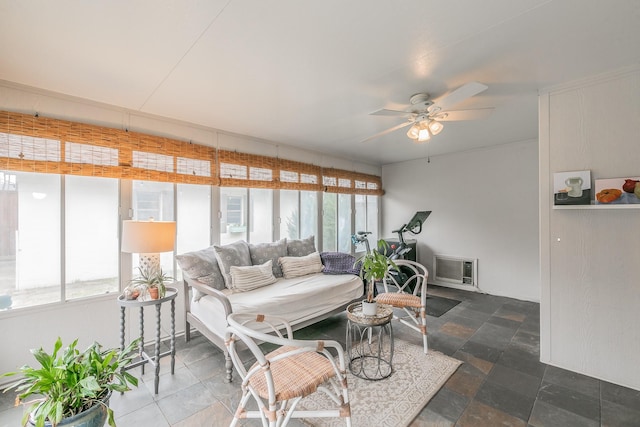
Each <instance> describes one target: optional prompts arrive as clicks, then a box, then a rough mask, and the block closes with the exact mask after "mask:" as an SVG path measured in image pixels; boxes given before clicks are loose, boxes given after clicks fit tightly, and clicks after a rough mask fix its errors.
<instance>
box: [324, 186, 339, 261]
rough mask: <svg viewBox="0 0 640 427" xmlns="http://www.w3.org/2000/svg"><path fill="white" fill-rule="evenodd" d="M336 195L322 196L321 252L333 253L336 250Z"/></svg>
mask: <svg viewBox="0 0 640 427" xmlns="http://www.w3.org/2000/svg"><path fill="white" fill-rule="evenodd" d="M337 238H338V195H337V194H336V193H324V194H323V195H322V250H323V251H326V252H335V251H337V249H338V241H337Z"/></svg>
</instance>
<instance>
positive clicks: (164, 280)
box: [125, 267, 174, 299]
mask: <svg viewBox="0 0 640 427" xmlns="http://www.w3.org/2000/svg"><path fill="white" fill-rule="evenodd" d="M138 271H139V272H140V276H138V277H135V278H133V279H131V281H130V282H129V288H132V289H133V290H134V291H133V292H132V294H133V295H135V293H136V292H135V291H137V292H138V294H144V293H148V294H149V298H150V299H158V298H163V297H164V296H165V293H166V291H167V286H166V285H167V284H169V283H171V282H173V281H174V279H173V277H171V276H169V275H168V274H166V273H163V272H162V268H153V267H149V268H142V267H138ZM125 292H126V290H125ZM136 298H137V297H136Z"/></svg>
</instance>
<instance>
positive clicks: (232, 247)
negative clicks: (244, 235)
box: [213, 240, 251, 289]
mask: <svg viewBox="0 0 640 427" xmlns="http://www.w3.org/2000/svg"><path fill="white" fill-rule="evenodd" d="M213 249H214V250H215V252H216V258H217V260H218V265H219V267H220V272H221V273H222V277H223V278H224V283H225V285H226V286H227V288H229V289H231V274H230V271H231V266H236V267H243V266H249V265H251V255H250V254H249V245H248V244H247V242H245V241H244V240H239V241H237V242H234V243H230V244H228V245H224V246H214V247H213Z"/></svg>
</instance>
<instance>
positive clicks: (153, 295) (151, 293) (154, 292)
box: [149, 288, 159, 299]
mask: <svg viewBox="0 0 640 427" xmlns="http://www.w3.org/2000/svg"><path fill="white" fill-rule="evenodd" d="M158 296H159V293H158V288H149V297H150V298H151V299H158Z"/></svg>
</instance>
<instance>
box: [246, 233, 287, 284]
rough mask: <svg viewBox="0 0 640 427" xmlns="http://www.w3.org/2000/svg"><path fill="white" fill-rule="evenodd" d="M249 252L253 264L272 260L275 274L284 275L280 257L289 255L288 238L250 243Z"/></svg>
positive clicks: (277, 275)
mask: <svg viewBox="0 0 640 427" xmlns="http://www.w3.org/2000/svg"><path fill="white" fill-rule="evenodd" d="M249 254H250V255H251V263H252V264H253V265H261V264H264V263H265V262H267V261H268V260H271V264H272V268H273V275H274V276H275V277H282V269H280V264H278V259H279V258H280V257H283V256H287V239H281V240H278V241H277V242H274V243H258V244H255V245H253V244H249Z"/></svg>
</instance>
